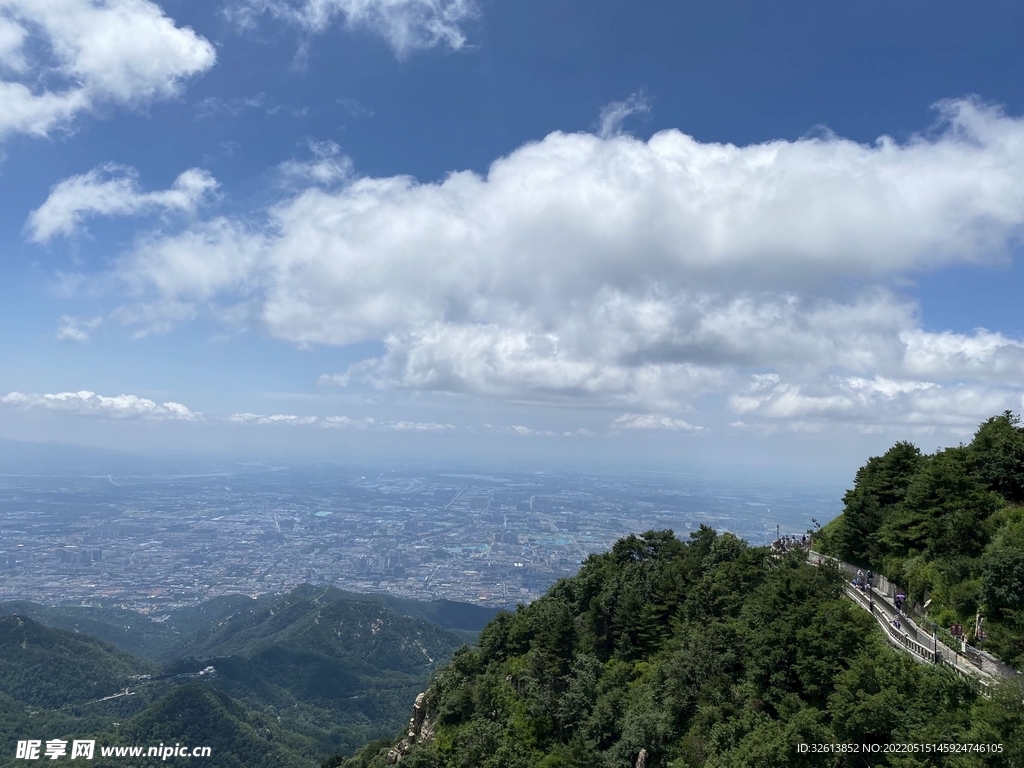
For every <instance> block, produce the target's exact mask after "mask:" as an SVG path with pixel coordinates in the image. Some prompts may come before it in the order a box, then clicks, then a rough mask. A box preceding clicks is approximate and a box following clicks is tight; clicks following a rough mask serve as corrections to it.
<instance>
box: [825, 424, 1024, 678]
mask: <svg viewBox="0 0 1024 768" xmlns="http://www.w3.org/2000/svg"><path fill="white" fill-rule="evenodd" d="M843 501H844V503H845V508H844V510H843V514H842V515H840V516H839V517H838V518H837V519H836V520H834V521H833V522H832V523H830V524H829V525H828V526H826V527H825V529H823V531H822V532H821V534H820V535H819V536H817V537H816V539H815V544H816V546H817V547H818V548H819V549H821V550H822V551H824V552H826V553H827V554H831V555H835V556H836V557H839V558H841V559H843V560H847V561H849V562H853V563H856V564H858V565H861V566H863V567H865V568H872V569H874V570H875V571H876V572H878V573H882V574H884V575H885V576H886V577H887V578H889V579H890V580H891V581H893V582H895V583H897V584H899V585H900V586H902V587H904V588H905V589H906V590H908V591H907V594H908V596H909V597H910V598H911V600H913V601H915V602H917V603H920V604H922V605H923V604H924V603H925V602H926V601H927V600H929V599H930V601H931V602H930V603H929V615H930V616H931V617H933V618H934V619H935V621H936V622H937V623H938V624H939V625H940V626H945V627H948V626H949V625H951V624H953V623H959V624H962V625H964V626H965V627H966V630H967V633H968V636H969V639H970V640H971V641H972V642H974V643H976V644H983V647H985V648H986V649H987V650H989V651H991V652H992V653H994V654H995V655H997V656H1000V657H1001V658H1003V659H1004V660H1006V661H1007V662H1009V663H1011V664H1013V665H1014V666H1017V667H1018V668H1020V667H1024V427H1021V425H1020V419H1019V418H1018V417H1017V416H1015V415H1014V414H1012V413H1010V412H1006V413H1004V414H1003V415H1001V416H995V417H993V418H991V419H989V420H988V421H986V422H985V423H984V424H982V425H981V426H980V427H979V429H978V431H977V432H976V433H975V435H974V439H973V440H972V441H971V442H970V443H969V444H967V445H960V446H957V447H955V448H947V449H945V450H941V451H937V452H936V453H934V454H931V455H925V454H922V453H921V452H920V451H919V450H918V449H917V447H916V446H914V445H911V444H910V443H907V442H901V443H897V444H896V445H894V446H893V447H892V448H890V449H889V450H888V451H887V452H886V453H885V454H884V455H882V456H876V457H873V458H871V459H869V460H868V462H867V463H866V464H865V465H864V466H863V467H861V468H860V470H858V472H857V475H856V480H855V482H854V486H853V488H852V489H851V490H850V491H848V492H847V493H846V496H845V497H844V498H843ZM979 614H980V615H981V616H982V617H984V629H985V630H986V632H985V634H986V637H985V638H984V640H983V643H981V642H980V641H981V640H982V639H981V638H978V637H977V635H976V632H975V630H976V626H975V620H976V617H977V616H978V615H979Z"/></svg>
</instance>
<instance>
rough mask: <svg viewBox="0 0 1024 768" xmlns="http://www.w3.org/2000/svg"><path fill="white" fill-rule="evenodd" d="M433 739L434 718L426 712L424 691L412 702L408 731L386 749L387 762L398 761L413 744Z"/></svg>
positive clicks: (394, 762)
mask: <svg viewBox="0 0 1024 768" xmlns="http://www.w3.org/2000/svg"><path fill="white" fill-rule="evenodd" d="M433 740H434V719H433V717H431V716H430V713H429V712H427V694H426V693H425V692H424V693H421V694H420V695H419V696H417V697H416V703H415V704H413V707H412V717H410V718H409V731H408V733H407V734H406V736H405V738H404V739H402V740H401V741H400V742H398V744H396V745H395V746H393V747H392V748H391V749H389V750H388V763H389V764H391V765H394V764H396V763H400V762H401V761H402V758H403V757H405V756H406V755H408V754H409V752H410V751H411V750H412V747H413V744H429V743H430V742H431V741H433Z"/></svg>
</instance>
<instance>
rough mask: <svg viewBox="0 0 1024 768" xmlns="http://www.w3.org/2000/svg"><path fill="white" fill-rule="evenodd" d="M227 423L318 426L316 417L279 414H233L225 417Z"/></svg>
mask: <svg viewBox="0 0 1024 768" xmlns="http://www.w3.org/2000/svg"><path fill="white" fill-rule="evenodd" d="M224 419H225V421H229V422H231V423H232V424H257V425H259V426H267V425H272V424H291V425H296V426H309V425H310V424H316V423H317V421H318V419H317V417H316V416H294V415H291V414H282V413H278V414H275V415H273V416H264V415H262V414H259V413H233V414H231V415H230V416H225V417H224Z"/></svg>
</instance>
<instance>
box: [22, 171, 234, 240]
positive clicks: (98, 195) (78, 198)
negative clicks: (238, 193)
mask: <svg viewBox="0 0 1024 768" xmlns="http://www.w3.org/2000/svg"><path fill="white" fill-rule="evenodd" d="M216 189H217V180H216V179H214V178H213V176H212V175H210V173H209V172H208V171H205V170H203V169H202V168H190V169H189V170H187V171H185V172H184V173H182V174H180V175H179V176H178V178H176V179H175V180H174V183H173V184H171V186H170V188H169V189H165V190H161V191H159V192H143V191H142V190H140V189H139V184H138V174H137V173H136V172H135V169H133V168H128V167H125V166H120V165H103V166H100V167H98V168H94V169H93V170H91V171H89V172H88V173H84V174H82V175H80V176H72V177H70V178H67V179H64V181H62V182H60V183H59V184H57V185H55V186H54V187H53V189H52V190H51V191H50V196H49V197H47V198H46V202H44V203H43V204H42V205H41V206H39V208H37V209H36V210H34V211H33V212H32V214H31V215H30V216H29V220H28V224H27V228H28V230H29V233H30V236H31V237H32V239H33V240H35V241H36V242H39V243H44V242H46V241H48V240H50V239H51V238H53V237H54V236H55V235H64V236H70V235H72V234H74V233H75V231H76V230H77V229H78V228H79V227H80V225H81V224H82V222H83V221H84V220H85V218H86V217H88V216H97V215H98V216H132V215H137V214H142V213H149V212H152V211H159V210H164V211H183V212H187V213H193V212H195V210H196V208H197V207H198V206H199V205H200V203H202V202H203V201H204V200H205V199H207V198H208V197H209V195H210V194H211V193H212V192H213V191H214V190H216Z"/></svg>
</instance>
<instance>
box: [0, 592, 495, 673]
mask: <svg viewBox="0 0 1024 768" xmlns="http://www.w3.org/2000/svg"><path fill="white" fill-rule="evenodd" d="M313 599H315V600H316V601H317V602H318V603H319V604H321V605H323V604H334V603H358V604H366V603H369V604H376V605H381V606H384V607H385V608H387V609H389V610H390V611H393V612H394V613H396V614H398V615H399V616H405V617H410V618H414V619H422V620H424V621H426V622H428V623H429V624H430V625H432V626H435V627H439V628H441V629H447V630H450V631H453V632H455V633H456V634H458V635H459V636H460V637H461V638H462V639H463V640H466V641H470V640H475V638H476V633H477V632H479V631H480V630H481V629H483V627H484V625H486V624H487V622H488V621H490V619H491V618H493V617H494V615H495V614H496V613H497V609H495V608H490V607H488V606H482V605H472V604H468V603H458V602H453V601H451V600H432V601H430V602H426V601H421V600H411V599H406V598H399V597H394V596H392V595H386V594H377V593H373V594H360V593H355V592H347V591H345V590H342V589H338V588H336V587H322V586H320V587H318V586H313V585H310V584H302V585H300V586H298V587H296V588H295V589H294V590H292V591H291V592H290V593H287V594H284V595H263V596H261V597H259V598H257V599H254V598H252V597H249V596H247V595H225V596H222V597H216V598H213V599H212V600H207V601H205V602H203V603H200V604H198V605H194V606H188V607H184V608H178V609H175V610H173V611H170V612H169V613H168V614H166V615H165V616H161V617H158V618H157V619H154V618H153V617H151V616H149V615H146V614H142V613H138V612H137V611H132V610H127V609H124V608H117V607H104V606H81V605H60V606H44V605H39V604H37V603H32V602H28V601H24V600H22V601H11V602H3V603H0V616H4V615H12V614H17V615H19V616H23V617H29V618H32V619H34V620H35V621H38V622H39V623H41V624H44V625H46V626H48V627H54V628H56V629H64V630H68V631H71V632H80V633H84V634H87V635H91V636H92V637H95V638H97V639H99V640H102V641H104V642H107V643H110V644H112V645H115V646H117V647H118V648H120V649H121V650H124V651H127V652H128V653H131V654H133V655H135V656H141V657H143V658H145V659H150V660H151V661H155V662H164V663H166V662H169V661H173V660H176V659H180V658H182V657H183V656H192V655H197V654H200V653H202V652H203V650H204V648H203V647H202V646H204V645H207V646H208V645H209V643H210V641H211V638H212V637H213V636H214V635H215V634H216V633H217V632H218V631H221V630H222V629H223V627H224V626H225V624H226V623H228V622H231V621H232V620H234V621H235V624H236V625H237V623H238V617H240V616H246V615H247V616H254V615H257V614H260V612H263V613H264V614H265V613H266V612H268V611H274V612H278V611H279V607H275V606H278V604H280V603H282V602H289V601H290V602H293V603H294V602H296V601H303V600H306V601H309V600H313ZM207 650H209V649H207Z"/></svg>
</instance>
